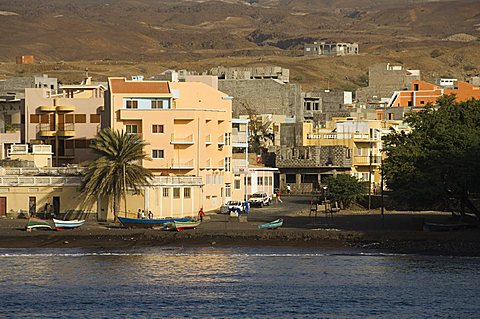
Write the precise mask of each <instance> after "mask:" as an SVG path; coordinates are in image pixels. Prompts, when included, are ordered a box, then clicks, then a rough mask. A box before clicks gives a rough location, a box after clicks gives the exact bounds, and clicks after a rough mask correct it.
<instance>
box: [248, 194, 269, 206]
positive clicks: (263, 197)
mask: <svg viewBox="0 0 480 319" xmlns="http://www.w3.org/2000/svg"><path fill="white" fill-rule="evenodd" d="M271 202H272V197H271V196H269V195H268V194H267V193H262V192H257V193H254V194H252V196H250V198H249V203H250V205H252V206H260V207H263V206H265V205H266V206H270V203H271Z"/></svg>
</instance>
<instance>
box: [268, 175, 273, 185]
mask: <svg viewBox="0 0 480 319" xmlns="http://www.w3.org/2000/svg"><path fill="white" fill-rule="evenodd" d="M268 183H269V185H270V186H272V185H273V177H272V176H270V177H268Z"/></svg>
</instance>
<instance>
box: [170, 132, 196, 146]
mask: <svg viewBox="0 0 480 319" xmlns="http://www.w3.org/2000/svg"><path fill="white" fill-rule="evenodd" d="M170 143H171V144H184V145H191V144H194V141H193V134H190V135H188V136H180V135H176V134H175V133H172V138H171V140H170Z"/></svg>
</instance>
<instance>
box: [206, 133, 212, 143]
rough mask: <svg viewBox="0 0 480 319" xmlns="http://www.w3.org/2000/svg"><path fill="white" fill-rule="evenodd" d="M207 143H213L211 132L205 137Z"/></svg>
mask: <svg viewBox="0 0 480 319" xmlns="http://www.w3.org/2000/svg"><path fill="white" fill-rule="evenodd" d="M205 144H206V145H210V144H212V135H210V134H209V135H207V136H206V137H205Z"/></svg>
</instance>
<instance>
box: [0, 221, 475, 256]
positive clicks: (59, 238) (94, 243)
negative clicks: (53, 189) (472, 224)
mask: <svg viewBox="0 0 480 319" xmlns="http://www.w3.org/2000/svg"><path fill="white" fill-rule="evenodd" d="M162 246H186V247H261V246H285V247H300V248H319V249H362V250H366V251H369V250H370V251H382V252H388V253H398V254H420V255H444V256H462V257H480V236H479V231H478V230H468V231H456V232H423V231H379V230H371V231H358V230H354V231H352V230H338V229H315V230H314V229H296V228H282V229H278V230H257V229H250V228H249V229H202V228H201V227H200V228H199V229H195V230H186V231H182V232H166V231H162V230H155V229H125V228H107V227H105V226H102V225H100V224H97V223H95V224H91V225H88V226H87V227H85V228H83V227H82V228H81V229H75V230H64V231H32V232H26V231H25V230H22V229H21V228H18V227H17V228H14V229H7V230H6V229H5V228H3V229H1V232H0V248H2V249H3V248H7V249H8V248H86V249H87V248H88V249H116V248H119V249H125V248H129V249H130V248H132V249H134V248H142V247H162Z"/></svg>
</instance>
